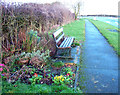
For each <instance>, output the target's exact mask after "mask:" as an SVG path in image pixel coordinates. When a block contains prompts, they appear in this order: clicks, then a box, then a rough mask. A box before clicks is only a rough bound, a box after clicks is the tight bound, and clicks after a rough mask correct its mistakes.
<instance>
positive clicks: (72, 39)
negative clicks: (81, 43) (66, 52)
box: [68, 37, 74, 47]
mask: <svg viewBox="0 0 120 95" xmlns="http://www.w3.org/2000/svg"><path fill="white" fill-rule="evenodd" d="M73 41H74V38H73V37H71V42H70V43H69V45H68V47H70V46H71V44H72V43H73Z"/></svg>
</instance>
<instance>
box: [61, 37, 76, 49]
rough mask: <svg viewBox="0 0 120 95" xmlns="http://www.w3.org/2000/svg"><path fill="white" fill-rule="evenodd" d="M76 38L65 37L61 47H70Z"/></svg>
mask: <svg viewBox="0 0 120 95" xmlns="http://www.w3.org/2000/svg"><path fill="white" fill-rule="evenodd" d="M73 40H74V38H73V37H67V38H65V39H64V41H63V42H62V43H61V45H60V46H59V47H63V48H65V47H70V46H71V44H72V42H73Z"/></svg>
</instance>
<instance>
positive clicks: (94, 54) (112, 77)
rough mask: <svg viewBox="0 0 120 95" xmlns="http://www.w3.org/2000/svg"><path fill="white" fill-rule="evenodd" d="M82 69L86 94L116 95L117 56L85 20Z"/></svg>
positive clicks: (95, 29) (94, 28)
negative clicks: (111, 94) (106, 94)
mask: <svg viewBox="0 0 120 95" xmlns="http://www.w3.org/2000/svg"><path fill="white" fill-rule="evenodd" d="M85 28H86V29H85V31H86V35H85V36H86V41H85V44H84V48H83V53H82V57H83V65H84V66H83V67H82V72H84V74H83V75H85V81H86V83H84V84H83V85H84V86H85V89H84V91H86V93H118V56H117V54H116V53H115V51H114V50H113V48H112V47H111V46H110V45H109V44H108V42H107V41H106V39H105V38H104V37H103V36H102V35H101V34H100V32H99V31H98V30H97V28H96V27H95V26H94V25H93V24H92V23H91V22H89V21H88V20H86V26H85Z"/></svg>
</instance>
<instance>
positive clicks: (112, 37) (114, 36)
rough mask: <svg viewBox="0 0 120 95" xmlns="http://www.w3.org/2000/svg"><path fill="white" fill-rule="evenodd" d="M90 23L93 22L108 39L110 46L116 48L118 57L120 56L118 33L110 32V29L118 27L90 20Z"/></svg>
mask: <svg viewBox="0 0 120 95" xmlns="http://www.w3.org/2000/svg"><path fill="white" fill-rule="evenodd" d="M89 21H90V22H92V23H93V24H94V25H95V26H96V27H97V28H98V30H99V31H100V32H101V33H102V35H103V36H104V37H105V38H106V39H107V41H108V42H109V44H110V45H111V46H112V47H114V50H115V51H116V52H117V54H118V55H120V51H119V50H120V47H119V49H118V32H110V31H109V30H108V29H116V30H118V28H117V27H115V26H112V25H110V24H107V23H104V22H101V21H98V20H92V19H89Z"/></svg>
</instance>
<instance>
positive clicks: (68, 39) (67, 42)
mask: <svg viewBox="0 0 120 95" xmlns="http://www.w3.org/2000/svg"><path fill="white" fill-rule="evenodd" d="M69 42H70V38H67V41H66V43H65V44H64V46H63V47H67V45H68V44H69Z"/></svg>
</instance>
